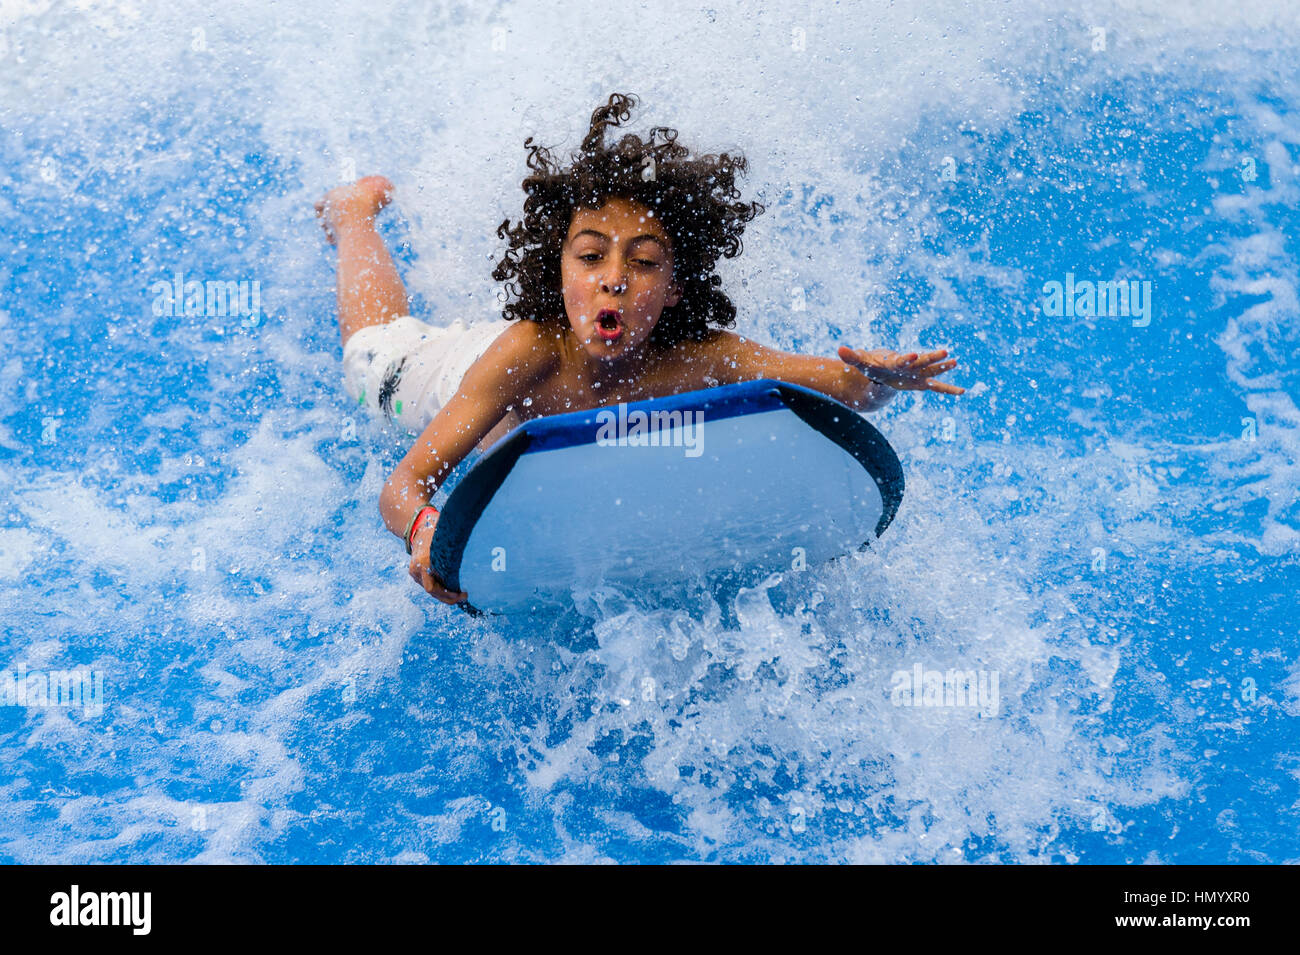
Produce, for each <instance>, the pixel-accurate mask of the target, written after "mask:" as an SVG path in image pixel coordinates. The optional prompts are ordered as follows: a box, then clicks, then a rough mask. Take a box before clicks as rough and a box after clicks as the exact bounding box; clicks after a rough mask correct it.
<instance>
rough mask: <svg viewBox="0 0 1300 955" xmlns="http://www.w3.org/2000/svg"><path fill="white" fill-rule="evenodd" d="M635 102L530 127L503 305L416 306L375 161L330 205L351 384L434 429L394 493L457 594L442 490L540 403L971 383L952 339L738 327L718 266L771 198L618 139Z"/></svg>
mask: <svg viewBox="0 0 1300 955" xmlns="http://www.w3.org/2000/svg"><path fill="white" fill-rule="evenodd" d="M633 105H635V100H634V99H632V98H631V97H628V96H624V95H621V94H618V93H615V94H614V95H612V96H611V97H610V98H609V102H608V103H607V104H606V105H605V106H602V107H600V108H598V109H597V110H596V111H595V112H594V113H593V114H592V120H591V126H590V130H589V132H588V134H587V136H586V138H585V139H584V140H583V144H582V148H581V150H580V151H579V152H578V153H576V154H575V155H574V156H573V157H571V162H570V164H569V165H568V166H562V165H561V164H560V163H558V162H556V161H555V160H554V159H553V158H552V156H551V154H550V153H549V151H547V150H545V149H543V148H542V147H540V146H535V145H533V141H532V139H531V138H529V139H528V140H527V141H526V142H525V144H524V145H525V147H526V148H527V149H528V150H529V158H528V166H529V169H530V170H531V171H532V172H531V175H529V176H528V177H527V178H526V179H525V180H524V183H523V188H524V191H525V192H526V193H527V194H528V198H527V199H526V200H525V203H524V219H523V221H522V222H520V223H519V225H518V226H516V227H514V228H512V227H511V226H510V221H509V220H508V219H507V220H506V221H505V222H503V223H502V224H501V226H500V227H499V228H498V230H497V235H498V237H500V238H506V239H508V240H509V248H508V249H507V251H506V253H505V255H504V256H503V257H502V259H501V261H500V262H499V263H498V264H497V267H496V269H495V270H494V272H493V278H495V279H496V280H497V281H500V282H505V283H506V290H507V292H508V293H509V294H511V295H512V296H513V297H514V299H515V300H514V301H511V302H510V303H508V304H507V305H506V306H505V307H504V308H503V309H502V314H503V318H501V319H499V320H495V321H490V322H483V323H479V324H476V325H473V326H470V327H468V328H466V327H465V325H464V324H463V323H462V322H460V321H459V320H457V321H456V322H453V323H452V325H451V326H449V327H448V328H445V329H437V328H431V327H429V326H427V325H424V324H423V323H421V322H418V321H416V320H415V319H414V318H411V317H410V316H409V315H407V296H406V289H405V287H404V286H403V284H402V280H401V278H400V277H399V276H398V274H397V269H396V268H395V266H394V265H393V262H392V259H391V258H390V257H389V255H388V251H387V249H386V248H385V247H384V244H383V240H382V239H380V237H379V235H378V233H377V232H376V231H375V227H374V218H375V215H376V214H377V213H378V212H379V210H380V209H382V208H383V207H384V206H385V205H387V204H388V202H389V201H390V199H391V193H392V186H391V184H390V183H389V182H388V180H387V179H384V178H383V177H382V176H370V177H368V178H365V179H362V180H360V181H358V182H356V183H353V184H351V185H348V186H342V187H340V188H338V189H334V190H333V191H331V192H330V193H329V194H328V195H326V196H325V198H324V199H322V200H321V201H320V202H318V203H317V205H316V208H317V212H318V214H319V215H320V216H321V217H322V220H323V225H324V227H325V231H326V235H327V237H328V238H329V240H330V242H331V243H334V244H335V245H337V246H338V252H339V264H338V303H339V330H340V332H341V333H342V336H343V352H344V356H343V364H344V384H345V387H346V389H347V391H348V393H349V394H350V395H351V396H352V398H353V399H354V400H355V401H357V402H358V403H359V404H366V405H367V406H368V407H370V408H371V409H372V410H373V411H375V412H376V413H380V412H382V413H383V414H385V415H386V416H387V417H388V418H389V419H390V420H391V419H394V418H396V419H397V420H398V421H399V422H400V423H402V424H404V425H406V426H407V427H408V429H410V430H412V431H421V432H422V433H421V434H420V437H419V439H418V440H417V441H416V442H415V444H414V445H413V446H412V448H411V450H410V451H409V452H408V453H407V455H406V457H404V458H403V459H402V461H401V463H400V464H398V466H397V469H396V470H395V471H394V472H393V474H392V475H391V476H390V478H389V480H388V481H387V483H386V484H385V486H384V490H383V492H382V493H381V494H380V497H379V508H380V512H381V513H382V515H383V518H384V523H385V524H386V525H387V526H388V529H389V530H391V531H392V532H393V533H394V534H399V535H401V536H402V537H403V539H404V541H405V542H406V545H407V552H408V553H410V554H411V562H410V574H411V576H412V577H413V578H414V579H415V580H416V581H417V582H419V583H420V585H421V586H423V587H424V589H425V590H427V591H428V592H429V593H431V594H432V595H433V596H435V597H437V598H438V599H439V600H441V601H443V602H444V603H457V602H459V601H462V600H465V599H466V598H467V595H466V594H465V593H462V592H455V591H449V590H447V589H446V588H445V587H444V586H443V584H442V582H441V581H440V580H438V579H437V577H436V576H435V575H434V574H433V571H432V569H431V568H430V565H429V545H430V544H431V542H432V540H433V531H434V527H435V525H436V524H437V518H438V512H437V510H436V509H434V508H433V507H431V506H429V505H428V501H429V499H430V498H431V497H432V496H433V493H434V490H435V489H436V488H437V486H438V482H439V481H441V480H442V479H443V478H444V477H445V476H446V475H447V474H448V473H450V472H451V470H452V469H453V468H455V466H456V465H457V464H458V463H459V462H460V461H461V460H462V459H463V458H464V457H465V456H466V455H467V454H469V453H470V451H471V450H473V448H474V447H475V445H480V446H482V447H487V446H488V445H490V444H491V443H492V442H493V441H495V440H496V439H497V438H499V437H500V436H502V435H504V434H505V433H507V432H508V431H509V430H511V429H512V428H514V427H516V426H517V425H518V424H520V423H521V422H523V421H525V420H527V419H529V418H535V417H539V416H542V415H553V414H561V413H563V412H566V411H576V410H579V409H584V408H594V407H599V406H601V405H609V404H617V403H618V402H632V401H639V400H643V399H646V398H652V397H659V396H663V395H671V394H677V393H679V392H684V391H696V390H699V389H702V388H710V387H716V386H718V385H725V384H732V383H735V382H740V381H750V380H753V379H756V378H776V379H779V380H781V381H788V382H792V383H794V384H798V385H803V386H804V387H807V388H811V389H814V390H816V391H820V392H822V393H823V394H826V395H829V396H831V397H832V398H836V399H838V400H840V401H842V402H844V403H845V404H846V405H848V406H849V407H851V408H854V409H857V410H860V411H872V410H875V409H877V408H880V407H881V406H883V405H884V404H885V403H887V402H888V401H889V399H890V397H891V396H892V389H910V390H927V389H928V390H930V391H938V392H942V393H944V394H954V395H959V394H962V393H963V392H964V390H965V389H962V388H959V387H957V386H955V385H950V384H947V383H944V382H940V381H938V380H937V376H939V375H940V374H942V373H944V372H946V371H948V370H950V369H951V368H953V367H954V366H955V365H956V364H957V363H956V361H953V360H947V361H945V360H944V359H946V358H947V355H948V353H947V352H946V351H935V352H930V353H928V354H919V353H916V352H913V353H910V354H899V353H896V352H892V351H885V350H879V351H862V350H855V349H851V348H848V347H847V346H841V347H840V349H839V360H838V361H837V360H834V359H828V358H818V357H813V356H807V355H796V354H791V353H788V352H781V351H776V350H774V349H771V348H766V347H764V346H762V345H759V344H758V343H756V342H753V341H749V340H747V339H745V338H743V337H741V336H738V335H735V334H733V333H731V332H728V331H724V330H723V328H724V327H727V326H730V325H732V324H734V319H735V307H734V306H733V305H732V303H731V301H730V300H729V299H728V298H727V296H726V295H725V294H723V292H722V291H721V289H720V285H721V279H720V278H719V277H718V276H717V275H715V274H714V266H715V264H716V262H717V260H718V258H719V257H720V256H723V257H727V258H732V257H734V256H736V255H739V254H740V251H741V243H740V236H741V234H742V233H743V231H744V227H745V223H747V222H748V221H749V220H751V219H753V218H754V216H756V215H758V214H760V213H761V212H762V211H763V207H762V206H761V205H759V204H757V203H749V204H747V203H742V202H734V201H731V200H734V199H736V198H737V197H738V196H739V191H738V190H737V189H736V186H735V174H736V173H737V172H743V171H744V170H745V160H744V158H743V157H731V156H728V155H727V154H726V153H723V154H721V155H720V156H702V157H691V156H690V154H689V152H688V150H686V149H685V148H684V147H682V146H680V145H678V144H677V143H676V136H677V134H676V132H675V131H674V130H671V129H665V128H663V127H655V128H654V129H652V130H651V131H650V134H649V137H648V139H646V140H644V141H643V140H641V139H640V138H639V137H637V136H635V135H633V134H627V135H625V136H624V137H623V138H622V139H621V140H619V141H618V143H616V144H614V145H607V144H606V143H605V132H606V130H607V129H609V128H611V127H617V126H619V125H621V124H622V123H623V122H625V121H626V120H627V119H628V118H629V117H630V115H631V107H632V106H633Z"/></svg>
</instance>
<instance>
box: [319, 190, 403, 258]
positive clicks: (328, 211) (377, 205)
mask: <svg viewBox="0 0 1300 955" xmlns="http://www.w3.org/2000/svg"><path fill="white" fill-rule="evenodd" d="M392 200H393V184H392V183H391V182H389V181H388V179H387V178H385V177H384V176H366V177H365V178H364V179H358V180H357V181H356V182H354V183H350V184H348V185H346V186H339V187H338V188H336V189H331V190H330V191H329V192H327V193H325V195H324V196H323V197H322V198H320V199H318V200H316V216H317V218H319V219H320V222H321V227H322V228H324V230H325V238H326V239H328V240H329V243H330V245H334V243H335V236H336V233H337V232H338V230H339V229H340V228H342V227H345V226H348V225H352V224H354V223H357V222H367V221H371V220H373V219H374V218H375V214H376V213H378V212H379V210H380V209H382V208H383V207H384V206H386V205H388V203H390V202H392Z"/></svg>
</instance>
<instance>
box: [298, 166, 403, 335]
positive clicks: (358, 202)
mask: <svg viewBox="0 0 1300 955" xmlns="http://www.w3.org/2000/svg"><path fill="white" fill-rule="evenodd" d="M392 193H393V184H392V183H391V182H389V181H388V180H387V179H385V178H384V177H383V176H367V177H366V178H364V179H359V180H357V181H356V182H354V183H351V184H350V185H346V186H339V187H338V188H337V189H331V190H330V191H329V192H328V193H327V194H326V195H325V197H324V198H323V199H321V200H320V201H319V202H317V203H316V214H317V215H318V216H319V217H320V219H321V225H322V226H324V228H325V236H326V238H327V239H329V241H330V243H331V244H332V245H336V246H338V251H339V265H338V281H337V285H338V303H339V333H340V334H341V335H342V336H343V344H345V345H346V344H347V342H348V339H349V338H351V337H352V335H353V334H354V333H355V332H357V331H360V330H361V329H363V328H365V327H367V326H368V325H383V324H384V323H386V322H391V321H392V320H393V319H395V318H398V317H400V316H402V315H406V314H409V309H408V304H407V303H408V298H407V294H406V286H405V285H404V284H402V277H401V276H400V275H399V274H398V273H397V266H396V265H394V264H393V259H392V256H390V255H389V254H388V248H387V247H386V246H385V245H384V240H383V239H382V238H380V236H379V233H378V232H377V231H376V230H375V216H376V215H377V214H378V212H379V210H380V209H382V208H383V207H384V206H386V205H388V203H389V202H390V201H391V200H392Z"/></svg>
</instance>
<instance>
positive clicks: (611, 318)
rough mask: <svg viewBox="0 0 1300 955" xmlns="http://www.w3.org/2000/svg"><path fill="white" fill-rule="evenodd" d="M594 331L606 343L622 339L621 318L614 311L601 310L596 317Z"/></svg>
mask: <svg viewBox="0 0 1300 955" xmlns="http://www.w3.org/2000/svg"><path fill="white" fill-rule="evenodd" d="M596 331H597V332H598V333H599V334H600V337H601V338H603V339H604V340H605V341H606V342H616V341H618V340H619V339H620V338H622V337H623V316H621V315H620V314H619V313H618V312H617V311H616V310H615V309H612V308H602V309H601V310H600V312H599V313H598V314H597V315H596Z"/></svg>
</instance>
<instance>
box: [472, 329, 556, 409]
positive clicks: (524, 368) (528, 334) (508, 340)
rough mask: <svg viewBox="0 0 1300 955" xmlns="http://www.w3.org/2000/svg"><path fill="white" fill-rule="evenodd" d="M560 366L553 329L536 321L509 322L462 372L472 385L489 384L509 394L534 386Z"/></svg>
mask: <svg viewBox="0 0 1300 955" xmlns="http://www.w3.org/2000/svg"><path fill="white" fill-rule="evenodd" d="M559 365H560V342H559V338H558V336H557V335H556V333H555V331H554V330H552V329H550V328H547V327H546V326H544V325H541V324H539V323H538V322H530V321H516V322H512V323H511V324H510V326H509V327H508V328H506V329H505V330H504V331H503V332H502V333H501V334H500V335H498V336H497V337H496V338H495V339H494V340H493V342H492V344H491V345H489V346H488V347H487V350H486V351H484V352H483V355H482V356H481V357H480V358H479V360H478V361H476V362H475V363H474V364H473V365H472V366H471V367H470V370H469V371H468V372H466V374H465V381H466V383H467V384H468V385H469V386H470V387H471V388H472V387H474V386H476V385H477V386H479V387H492V388H494V389H495V390H502V391H508V392H511V393H516V392H521V391H522V390H523V389H528V388H532V387H535V386H536V385H537V384H539V383H540V382H542V381H544V380H545V379H546V378H548V377H550V376H551V375H552V374H554V373H555V371H556V369H558V368H559Z"/></svg>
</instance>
